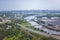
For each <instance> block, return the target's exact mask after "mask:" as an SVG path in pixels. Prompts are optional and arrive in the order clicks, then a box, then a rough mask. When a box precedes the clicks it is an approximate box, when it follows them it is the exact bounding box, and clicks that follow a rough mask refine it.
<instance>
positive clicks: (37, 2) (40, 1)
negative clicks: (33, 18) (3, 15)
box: [0, 0, 60, 10]
mask: <svg viewBox="0 0 60 40" xmlns="http://www.w3.org/2000/svg"><path fill="white" fill-rule="evenodd" d="M46 9H48V10H60V0H0V10H46Z"/></svg>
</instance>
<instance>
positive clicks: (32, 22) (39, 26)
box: [24, 16, 60, 35]
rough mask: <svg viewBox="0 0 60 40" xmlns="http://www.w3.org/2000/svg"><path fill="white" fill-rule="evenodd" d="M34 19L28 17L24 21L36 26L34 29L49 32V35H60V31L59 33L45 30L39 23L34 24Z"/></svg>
mask: <svg viewBox="0 0 60 40" xmlns="http://www.w3.org/2000/svg"><path fill="white" fill-rule="evenodd" d="M34 18H35V16H28V17H25V18H24V19H25V20H26V21H27V22H29V23H30V24H31V25H32V26H34V28H39V29H40V30H43V31H45V32H47V33H49V34H56V35H60V31H59V32H57V31H53V30H50V29H48V28H45V27H43V26H42V25H40V24H38V23H36V22H34V21H31V20H32V19H34Z"/></svg>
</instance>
